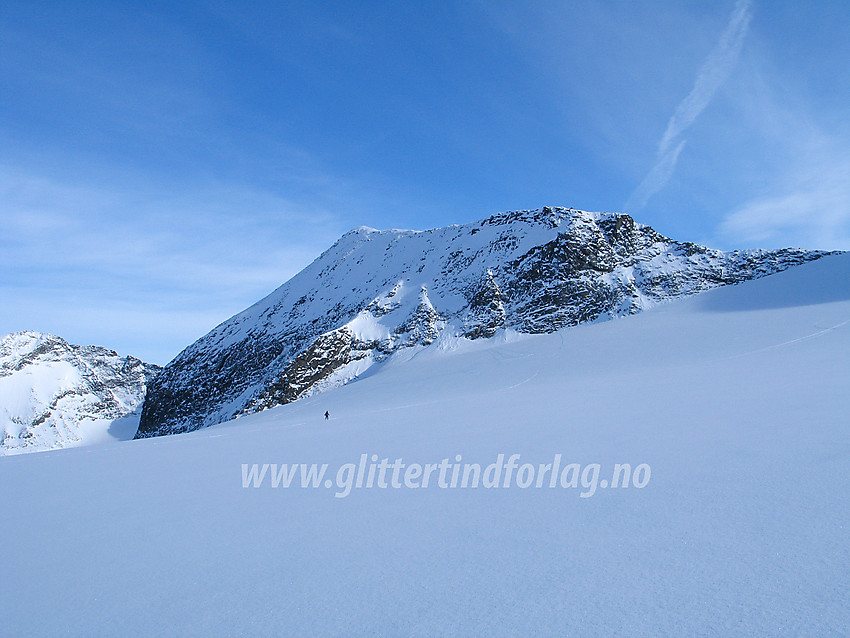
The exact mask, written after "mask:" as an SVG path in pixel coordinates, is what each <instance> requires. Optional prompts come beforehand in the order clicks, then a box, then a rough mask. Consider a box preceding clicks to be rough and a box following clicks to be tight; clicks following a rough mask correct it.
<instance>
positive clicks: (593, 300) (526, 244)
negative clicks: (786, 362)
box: [136, 207, 825, 438]
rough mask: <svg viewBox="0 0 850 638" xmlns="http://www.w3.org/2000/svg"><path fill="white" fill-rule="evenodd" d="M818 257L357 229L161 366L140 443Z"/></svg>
mask: <svg viewBox="0 0 850 638" xmlns="http://www.w3.org/2000/svg"><path fill="white" fill-rule="evenodd" d="M824 254H825V253H822V252H815V251H803V250H791V249H785V250H776V251H764V250H754V251H735V252H721V251H717V250H712V249H709V248H705V247H703V246H699V245H697V244H693V243H687V242H685V243H682V242H677V241H674V240H672V239H669V238H667V237H664V236H663V235H661V234H659V233H658V232H656V231H654V230H653V229H652V228H650V227H648V226H644V225H641V224H638V223H636V222H635V221H634V220H633V219H632V218H631V217H629V216H628V215H623V214H610V213H589V212H583V211H578V210H574V209H567V208H550V207H545V208H543V209H540V210H533V211H515V212H508V213H503V214H499V215H494V216H492V217H490V218H487V219H484V220H482V221H479V222H474V223H470V224H465V225H460V226H449V227H446V228H439V229H435V230H429V231H400V230H390V231H377V230H374V229H370V228H358V229H356V230H353V231H351V232H349V233H347V234H345V235H344V236H343V237H342V238H340V239H339V240H338V241H337V242H336V243H335V244H334V245H333V246H332V247H331V248H330V249H328V250H327V251H326V252H325V253H323V254H322V255H321V256H320V257H319V258H318V259H316V261H314V262H313V263H312V264H311V265H310V266H308V267H307V268H305V269H304V270H303V271H302V272H300V273H299V274H298V275H296V276H295V277H293V278H292V279H291V280H290V281H288V282H287V283H285V284H284V285H282V286H281V287H280V288H278V289H277V290H275V291H274V292H273V293H272V294H270V295H269V296H268V297H266V298H265V299H263V300H261V301H259V302H258V303H257V304H255V305H253V306H252V307H250V308H248V309H247V310H245V311H243V312H242V313H240V314H238V315H236V316H234V317H232V318H231V319H229V320H228V321H226V322H224V323H223V324H221V325H219V326H218V327H217V328H215V329H214V330H213V331H212V332H210V333H209V334H207V335H206V336H205V337H203V338H201V339H200V340H198V341H197V342H195V343H194V344H192V345H191V346H189V347H188V348H186V349H185V350H184V351H183V352H181V353H180V355H178V357H177V358H176V359H175V360H174V361H172V362H171V363H169V364H168V365H167V366H166V367H165V369H164V370H163V371H162V373H161V374H160V375H159V376H158V377H157V378H156V379H155V380H154V381H153V383H152V384H151V386H150V389H149V391H148V396H147V399H146V401H145V405H144V409H143V413H142V417H141V422H140V426H139V431H138V433H137V435H136V436H137V437H138V438H143V437H148V436H157V435H162V434H172V433H178V432H185V431H191V430H195V429H198V428H201V427H204V426H208V425H212V424H215V423H219V422H222V421H226V420H229V419H231V418H233V417H235V416H238V415H243V414H248V413H252V412H256V411H259V410H263V409H266V408H269V407H273V406H276V405H281V404H286V403H289V402H291V401H294V400H295V399H298V398H303V397H307V396H310V395H311V394H313V393H315V392H317V391H321V390H323V389H327V388H330V387H335V386H338V385H341V384H344V383H345V382H347V381H348V380H350V379H352V378H354V377H356V376H358V375H360V374H362V373H363V372H364V371H365V370H366V369H368V368H369V367H370V366H371V365H373V364H374V363H376V362H379V361H382V360H384V359H386V358H387V357H388V356H390V355H392V354H394V353H397V352H399V351H402V350H404V349H407V348H410V347H419V346H426V345H429V344H431V343H433V342H434V341H437V340H444V341H451V340H456V339H470V340H474V339H478V338H485V337H492V336H493V335H495V334H496V333H497V332H498V331H500V330H505V329H508V330H513V331H517V332H521V333H548V332H553V331H555V330H558V329H560V328H562V327H565V326H572V325H576V324H580V323H585V322H590V321H597V320H601V319H608V318H612V317H618V316H622V315H630V314H635V313H637V312H639V311H641V310H644V309H646V308H649V307H652V306H654V305H656V304H658V303H659V302H663V301H667V300H670V299H673V298H676V297H680V296H684V295H689V294H692V293H696V292H699V291H703V290H707V289H709V288H714V287H716V286H720V285H724V284H731V283H738V282H741V281H745V280H749V279H755V278H758V277H761V276H764V275H769V274H772V273H776V272H779V271H781V270H784V269H786V268H788V267H790V266H794V265H797V264H801V263H803V262H806V261H810V260H812V259H817V258H819V257H821V256H823V255H824Z"/></svg>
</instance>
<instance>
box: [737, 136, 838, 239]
mask: <svg viewBox="0 0 850 638" xmlns="http://www.w3.org/2000/svg"><path fill="white" fill-rule="evenodd" d="M848 175H850V158H848V157H847V156H846V153H842V152H831V151H828V150H824V152H823V153H822V154H821V155H820V156H819V157H811V156H810V157H807V158H806V159H805V160H803V161H801V162H800V164H799V165H797V166H794V167H792V168H791V170H789V175H788V176H787V178H786V179H785V180H782V183H781V185H777V186H776V192H777V193H778V194H775V195H773V194H771V195H764V196H761V197H755V198H753V199H751V200H749V201H747V202H745V203H744V204H743V205H741V206H740V207H738V208H737V209H735V210H734V211H732V212H731V213H730V214H729V215H728V216H727V217H726V218H725V219H724V221H723V223H722V224H721V226H720V234H721V236H723V237H724V238H725V239H726V240H728V241H732V242H734V243H735V244H738V245H759V246H768V247H770V246H774V247H779V246H787V245H791V244H794V245H797V246H802V247H804V248H819V249H823V250H847V249H848V248H850V183H848V181H847V176H848Z"/></svg>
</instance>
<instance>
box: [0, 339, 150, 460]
mask: <svg viewBox="0 0 850 638" xmlns="http://www.w3.org/2000/svg"><path fill="white" fill-rule="evenodd" d="M159 370H160V367H159V366H155V365H152V364H147V363H144V362H142V361H140V360H139V359H136V358H135V357H121V356H119V355H118V354H117V353H116V352H115V351H114V350H109V349H107V348H102V347H99V346H77V345H72V344H69V343H68V342H67V341H65V340H64V339H62V338H61V337H58V336H56V335H52V334H47V333H41V332H36V331H33V330H25V331H21V332H14V333H12V334H9V335H6V336H5V337H3V338H2V340H0V455H3V454H15V453H20V452H32V451H39V450H47V449H54V448H61V447H69V446H73V445H78V444H80V443H82V442H84V439H86V438H87V437H89V436H94V435H98V434H103V433H104V432H106V430H107V428H108V427H109V424H110V423H111V422H113V421H114V420H116V419H119V418H121V417H124V416H126V415H128V414H130V413H132V412H134V411H136V410H137V409H138V408H139V407H140V406H141V404H142V401H143V399H144V396H145V392H146V389H147V384H148V383H150V381H151V380H152V379H153V377H154V376H155V375H156V374H157V373H158V372H159Z"/></svg>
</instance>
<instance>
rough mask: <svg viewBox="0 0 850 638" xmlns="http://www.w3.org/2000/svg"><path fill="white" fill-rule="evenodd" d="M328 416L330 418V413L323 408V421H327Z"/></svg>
mask: <svg viewBox="0 0 850 638" xmlns="http://www.w3.org/2000/svg"><path fill="white" fill-rule="evenodd" d="M329 418H331V413H330V412H328V411H327V410H325V421H327V420H328V419H329Z"/></svg>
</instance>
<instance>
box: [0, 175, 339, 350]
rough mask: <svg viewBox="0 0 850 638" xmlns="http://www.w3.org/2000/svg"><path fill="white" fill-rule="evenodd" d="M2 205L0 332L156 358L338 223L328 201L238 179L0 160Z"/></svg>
mask: <svg viewBox="0 0 850 638" xmlns="http://www.w3.org/2000/svg"><path fill="white" fill-rule="evenodd" d="M0 201H2V205H0V272H2V273H3V275H4V277H3V278H2V280H0V298H2V299H3V304H2V310H0V333H2V334H5V333H6V332H10V331H13V330H22V329H35V330H42V331H47V332H55V333H58V334H60V335H62V336H63V337H66V338H68V339H71V340H74V341H77V342H85V343H97V344H99V345H106V346H110V347H113V348H117V349H119V350H122V351H123V352H127V353H131V354H134V355H136V356H141V357H145V358H147V359H148V360H153V361H154V362H157V363H165V362H166V361H168V360H169V359H170V358H171V357H172V356H173V355H175V354H176V353H177V352H178V351H179V350H180V349H181V348H182V347H183V346H185V345H186V344H188V343H190V342H191V341H192V340H194V339H195V338H197V337H199V336H201V335H202V334H203V333H204V332H206V331H207V330H209V329H211V328H212V327H213V326H215V325H216V324H217V323H218V322H219V321H222V320H224V319H226V318H227V317H228V316H230V315H231V314H233V313H235V312H237V311H239V310H241V309H242V308H244V307H245V306H247V305H248V304H250V303H252V302H254V301H256V300H257V299H259V298H260V297H262V296H263V295H264V294H267V293H268V292H271V290H273V289H274V288H275V287H277V286H278V285H280V284H281V283H283V282H284V281H285V280H286V279H288V278H289V277H291V276H292V275H293V274H295V273H296V272H297V271H298V270H300V269H301V268H302V267H304V266H305V265H307V264H308V263H309V262H310V261H312V259H313V258H315V256H316V255H318V254H319V252H321V250H323V249H324V248H326V247H327V245H329V244H330V243H331V242H332V241H333V240H334V239H336V237H337V236H338V235H339V234H340V233H341V232H343V231H344V230H346V229H347V226H346V225H345V223H344V222H343V220H341V219H340V218H339V217H338V216H337V215H336V214H335V213H334V212H333V210H332V209H330V208H329V207H328V206H327V205H326V204H322V203H311V202H302V201H295V200H287V199H285V198H283V197H281V196H279V195H277V194H274V193H271V192H267V191H263V190H261V189H259V188H257V187H256V186H252V185H240V184H217V185H216V186H215V187H204V186H198V185H186V186H185V187H183V188H181V189H180V190H179V191H175V190H173V189H165V188H162V189H159V188H156V186H155V185H151V184H141V183H135V184H121V185H117V184H112V185H110V184H100V183H97V182H96V181H94V182H92V183H79V182H78V183H69V182H68V181H67V180H62V179H60V180H57V179H55V178H52V177H48V176H45V175H40V174H35V173H31V172H26V171H23V170H21V169H15V168H11V167H9V166H3V165H0ZM109 326H111V327H109ZM110 338H114V340H112V341H107V340H108V339H110Z"/></svg>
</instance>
